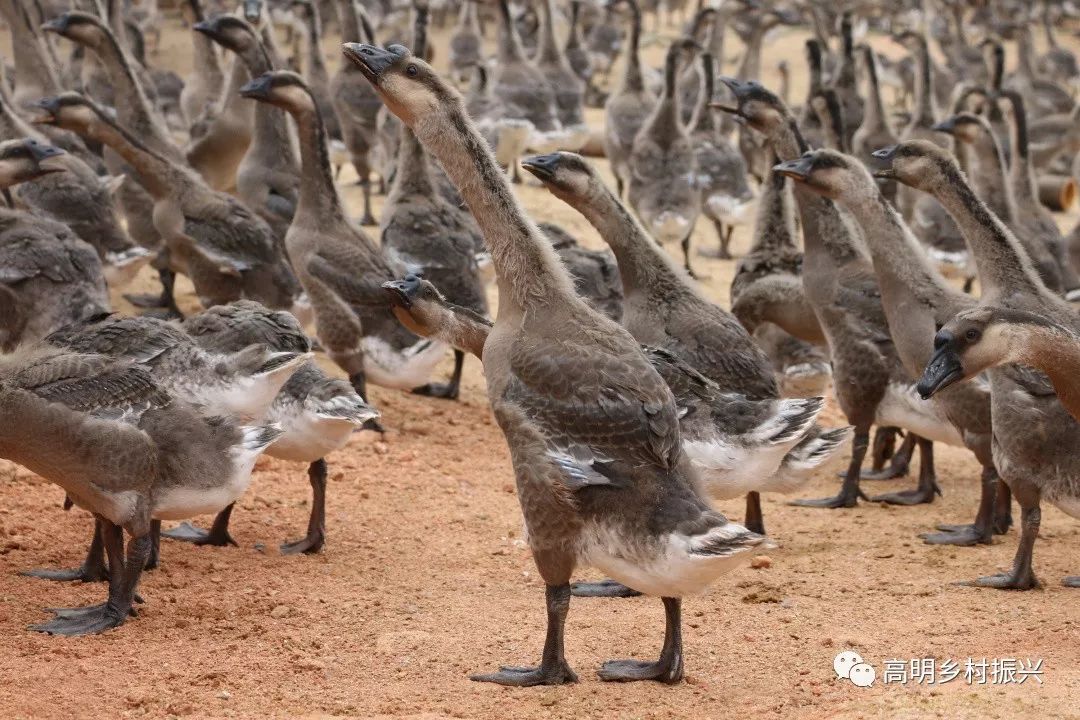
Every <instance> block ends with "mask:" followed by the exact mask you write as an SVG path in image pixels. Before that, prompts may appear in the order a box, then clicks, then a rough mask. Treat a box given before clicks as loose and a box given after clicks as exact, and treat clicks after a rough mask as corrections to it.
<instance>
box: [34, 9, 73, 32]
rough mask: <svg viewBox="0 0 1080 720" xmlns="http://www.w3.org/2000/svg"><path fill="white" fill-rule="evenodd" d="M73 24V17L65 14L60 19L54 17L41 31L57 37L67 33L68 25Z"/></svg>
mask: <svg viewBox="0 0 1080 720" xmlns="http://www.w3.org/2000/svg"><path fill="white" fill-rule="evenodd" d="M70 24H71V15H69V14H68V13H64V14H63V15H61V16H60V17H54V18H53V19H52V20H50V21H48V22H47V23H45V24H43V25H42V26H41V29H42V30H44V31H45V32H53V33H56V34H57V35H63V34H64V33H65V32H67V29H68V25H70Z"/></svg>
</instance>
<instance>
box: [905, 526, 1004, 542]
mask: <svg viewBox="0 0 1080 720" xmlns="http://www.w3.org/2000/svg"><path fill="white" fill-rule="evenodd" d="M937 527H938V530H941V531H942V532H936V533H920V534H919V537H920V538H922V541H923V542H924V543H926V544H927V545H960V546H963V547H970V546H972V545H989V544H990V541H991V540H992V539H993V535H992V534H991V533H989V532H987V531H986V530H983V529H980V528H979V527H978V526H977V525H974V524H972V525H938V526H937Z"/></svg>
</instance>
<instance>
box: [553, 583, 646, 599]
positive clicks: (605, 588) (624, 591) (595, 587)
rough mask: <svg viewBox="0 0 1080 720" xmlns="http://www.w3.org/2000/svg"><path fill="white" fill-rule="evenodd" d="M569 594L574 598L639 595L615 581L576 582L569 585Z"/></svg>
mask: <svg viewBox="0 0 1080 720" xmlns="http://www.w3.org/2000/svg"><path fill="white" fill-rule="evenodd" d="M570 594H571V595H574V596H576V597H606V598H628V597H638V596H639V595H641V593H639V592H638V591H637V590H634V589H633V588H629V587H626V586H625V585H623V584H622V583H621V582H616V581H615V580H601V581H600V582H577V583H572V584H571V585H570Z"/></svg>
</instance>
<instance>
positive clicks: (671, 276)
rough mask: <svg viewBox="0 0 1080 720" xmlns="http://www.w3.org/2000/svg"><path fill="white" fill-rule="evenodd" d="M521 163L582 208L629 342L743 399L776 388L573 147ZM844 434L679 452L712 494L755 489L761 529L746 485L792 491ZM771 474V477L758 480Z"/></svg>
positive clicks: (754, 522) (750, 511) (753, 349)
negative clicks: (735, 455) (736, 456)
mask: <svg viewBox="0 0 1080 720" xmlns="http://www.w3.org/2000/svg"><path fill="white" fill-rule="evenodd" d="M525 168H526V169H527V170H528V171H529V172H531V173H533V174H534V175H536V176H537V177H538V178H540V180H541V182H543V183H544V185H545V187H547V189H548V190H550V191H551V192H552V194H553V195H555V196H556V197H558V198H559V199H560V200H563V201H564V202H566V203H567V204H569V205H570V206H571V207H573V208H574V209H575V210H577V211H578V212H580V213H581V214H582V215H584V216H585V218H586V219H587V220H588V221H589V222H590V224H592V225H593V226H594V227H595V228H596V229H597V231H598V232H599V233H600V235H601V237H603V238H604V241H605V242H607V243H608V244H609V245H610V246H611V249H612V250H613V251H614V253H615V257H616V259H617V260H618V263H619V274H620V277H621V278H622V282H623V295H624V298H625V299H624V311H623V318H622V324H623V326H624V327H626V329H627V330H629V331H630V334H631V335H633V336H634V338H635V339H636V340H637V341H638V342H640V343H642V344H643V345H648V346H649V347H656V348H660V349H662V350H666V351H668V352H671V353H672V354H674V355H676V356H678V357H679V358H681V359H682V360H683V361H685V362H687V363H688V364H689V366H690V367H692V368H694V369H695V370H697V371H698V372H700V373H701V374H702V375H704V376H705V377H707V378H709V379H710V380H711V381H713V382H714V383H716V384H717V386H718V387H719V388H721V389H722V390H723V391H724V392H728V393H738V394H741V395H745V396H746V397H748V398H750V399H752V400H773V399H775V398H777V397H778V396H779V390H778V388H777V385H776V378H775V376H774V375H773V371H772V365H771V363H770V361H769V359H768V357H766V355H765V353H764V352H763V351H762V350H761V348H759V347H758V346H757V345H756V344H755V343H754V341H753V339H752V338H751V337H750V335H749V333H747V332H746V330H745V329H744V328H743V327H742V326H741V325H739V323H738V321H737V320H736V319H735V318H734V317H733V316H732V315H730V314H729V313H727V312H725V311H724V310H723V309H722V308H720V307H719V306H717V305H715V304H713V303H711V302H709V301H708V300H707V299H706V298H705V297H704V296H703V295H702V293H701V291H700V290H699V289H698V288H697V287H695V286H694V284H693V283H692V282H691V281H690V280H689V279H688V278H687V276H686V275H685V274H684V273H682V272H681V271H680V270H679V269H678V268H677V267H675V266H674V263H673V262H672V260H671V259H670V258H669V256H668V255H667V254H666V253H665V252H664V251H663V250H662V249H661V248H660V247H659V246H657V245H656V243H655V241H653V240H652V238H650V237H649V236H648V235H646V234H645V232H644V230H642V228H641V226H640V224H638V223H637V222H635V221H634V220H633V219H632V218H631V216H630V215H629V213H628V212H627V211H626V208H625V207H623V206H622V204H621V203H620V202H619V201H618V198H616V197H615V196H614V194H612V193H611V191H610V190H608V188H607V186H606V185H604V183H603V182H602V181H601V180H600V178H599V176H598V175H597V174H596V170H595V169H594V168H593V167H591V166H590V165H589V164H588V163H586V162H585V160H584V159H583V158H582V157H581V156H580V155H575V154H573V153H556V154H553V155H543V156H538V157H532V158H528V159H527V160H526V162H525ZM846 436H847V431H846V429H840V430H839V431H824V432H822V431H820V429H819V428H817V427H816V426H814V427H812V428H811V427H808V428H807V431H806V432H804V433H803V434H802V435H801V436H800V437H799V438H795V439H794V441H793V442H792V444H791V445H789V446H787V447H771V448H770V452H766V453H762V454H761V455H759V456H757V457H755V458H754V463H747V462H742V463H740V464H739V465H737V466H735V468H732V467H731V466H728V465H727V464H726V460H727V457H728V456H727V455H725V454H723V453H719V452H718V453H717V454H715V455H714V454H713V451H716V450H718V449H719V448H718V446H712V445H702V446H694V447H693V448H692V450H693V451H692V452H688V453H687V455H688V457H689V458H690V460H691V461H692V462H693V463H694V464H695V465H696V466H698V467H699V468H700V472H701V474H702V480H703V481H704V483H705V485H706V487H707V488H708V489H709V491H710V492H711V493H714V494H715V496H717V497H731V496H733V495H730V494H729V490H728V488H729V487H730V486H731V485H735V486H736V487H738V486H740V484H741V485H745V486H748V487H750V489H751V492H753V493H754V494H752V495H748V497H747V520H746V524H747V526H748V527H749V528H750V529H751V530H753V531H755V532H762V531H763V530H764V520H763V519H762V517H761V506H760V497H759V496H758V495H757V494H756V490H754V486H755V484H756V483H762V484H763V485H764V486H765V489H767V490H770V491H772V490H776V491H778V492H792V491H793V490H794V489H797V488H798V487H800V486H802V485H803V484H805V483H806V481H807V480H808V479H809V477H810V473H809V470H810V468H812V467H816V466H818V465H819V464H820V463H821V462H824V461H825V460H827V459H828V457H829V456H830V455H831V454H832V453H833V452H834V451H836V450H837V449H838V448H839V446H840V445H841V444H842V443H843V441H844V440H845V439H846ZM733 470H734V472H733ZM741 473H744V474H741ZM773 476H775V480H774V481H773V480H763V478H773ZM733 478H735V479H733ZM714 485H715V486H716V489H715V490H714V489H713V486H714ZM735 494H737V493H735Z"/></svg>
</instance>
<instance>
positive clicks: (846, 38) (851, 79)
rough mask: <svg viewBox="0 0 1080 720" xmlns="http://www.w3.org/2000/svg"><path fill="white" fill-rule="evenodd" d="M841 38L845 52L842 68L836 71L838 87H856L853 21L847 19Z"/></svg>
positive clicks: (843, 24)
mask: <svg viewBox="0 0 1080 720" xmlns="http://www.w3.org/2000/svg"><path fill="white" fill-rule="evenodd" d="M840 37H841V39H842V40H843V52H842V53H841V55H840V66H839V67H838V68H837V69H836V79H835V82H834V83H833V85H834V86H836V87H854V85H855V44H854V40H853V38H852V34H851V19H850V18H848V17H845V18H844V20H843V22H842V25H841V33H840Z"/></svg>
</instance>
